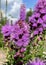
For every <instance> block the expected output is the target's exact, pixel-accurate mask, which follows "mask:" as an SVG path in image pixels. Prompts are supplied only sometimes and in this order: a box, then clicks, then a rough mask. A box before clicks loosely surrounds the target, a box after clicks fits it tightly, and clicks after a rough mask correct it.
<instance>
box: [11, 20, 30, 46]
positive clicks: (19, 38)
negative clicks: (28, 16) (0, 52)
mask: <svg viewBox="0 0 46 65" xmlns="http://www.w3.org/2000/svg"><path fill="white" fill-rule="evenodd" d="M29 30H30V27H29V25H28V24H27V23H26V22H24V21H21V20H20V21H19V22H17V23H16V24H15V25H14V26H13V30H12V33H13V34H12V39H13V40H14V43H15V45H17V46H18V47H26V46H27V45H28V44H29V41H30V34H29V33H30V31H29Z"/></svg>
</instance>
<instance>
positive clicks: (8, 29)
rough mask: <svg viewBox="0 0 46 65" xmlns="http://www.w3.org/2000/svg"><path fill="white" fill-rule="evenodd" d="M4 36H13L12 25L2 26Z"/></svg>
mask: <svg viewBox="0 0 46 65" xmlns="http://www.w3.org/2000/svg"><path fill="white" fill-rule="evenodd" d="M1 32H2V34H3V35H4V36H8V35H10V34H11V26H10V25H5V26H2V31H1Z"/></svg>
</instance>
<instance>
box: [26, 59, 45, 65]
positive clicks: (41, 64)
mask: <svg viewBox="0 0 46 65" xmlns="http://www.w3.org/2000/svg"><path fill="white" fill-rule="evenodd" d="M26 65H45V63H44V62H43V61H42V60H40V59H35V60H34V61H29V62H28V63H27V64H26Z"/></svg>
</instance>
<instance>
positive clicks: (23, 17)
mask: <svg viewBox="0 0 46 65" xmlns="http://www.w3.org/2000/svg"><path fill="white" fill-rule="evenodd" d="M20 19H21V20H23V21H24V20H25V19H26V8H25V5H24V4H22V5H21V8H20Z"/></svg>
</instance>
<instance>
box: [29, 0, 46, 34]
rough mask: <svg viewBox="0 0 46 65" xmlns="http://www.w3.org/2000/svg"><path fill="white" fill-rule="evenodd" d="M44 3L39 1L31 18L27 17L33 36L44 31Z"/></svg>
mask: <svg viewBox="0 0 46 65" xmlns="http://www.w3.org/2000/svg"><path fill="white" fill-rule="evenodd" d="M45 5H46V1H45V0H39V1H38V3H37V5H36V7H35V9H34V12H33V14H32V16H30V17H29V25H30V29H31V31H32V32H33V33H34V35H38V34H42V33H43V31H44V30H45V29H46V6H45Z"/></svg>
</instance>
